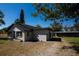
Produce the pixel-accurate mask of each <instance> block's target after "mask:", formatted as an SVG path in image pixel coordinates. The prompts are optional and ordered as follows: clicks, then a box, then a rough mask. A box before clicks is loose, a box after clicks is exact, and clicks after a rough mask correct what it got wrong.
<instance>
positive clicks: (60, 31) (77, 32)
mask: <svg viewBox="0 0 79 59" xmlns="http://www.w3.org/2000/svg"><path fill="white" fill-rule="evenodd" d="M52 33H79V31H65V32H63V31H56V32H52Z"/></svg>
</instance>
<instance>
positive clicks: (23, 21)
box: [15, 9, 25, 24]
mask: <svg viewBox="0 0 79 59" xmlns="http://www.w3.org/2000/svg"><path fill="white" fill-rule="evenodd" d="M15 23H19V24H24V23H25V20H24V11H23V9H21V12H20V17H19V18H18V19H16V20H15Z"/></svg>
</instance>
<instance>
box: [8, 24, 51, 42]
mask: <svg viewBox="0 0 79 59" xmlns="http://www.w3.org/2000/svg"><path fill="white" fill-rule="evenodd" d="M50 32H51V29H49V28H37V27H34V26H30V25H26V24H19V23H15V24H12V25H11V26H10V27H9V30H8V38H9V39H10V40H15V41H23V42H25V41H47V40H48V39H50Z"/></svg>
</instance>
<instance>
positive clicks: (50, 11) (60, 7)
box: [32, 3, 79, 22]
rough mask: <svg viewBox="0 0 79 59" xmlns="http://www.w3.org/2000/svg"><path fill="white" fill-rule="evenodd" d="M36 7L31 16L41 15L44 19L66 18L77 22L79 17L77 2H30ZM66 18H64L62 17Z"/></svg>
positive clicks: (61, 19)
mask: <svg viewBox="0 0 79 59" xmlns="http://www.w3.org/2000/svg"><path fill="white" fill-rule="evenodd" d="M32 5H33V6H34V8H35V9H36V11H35V12H33V14H32V15H33V16H35V17H36V16H39V15H42V17H43V18H44V20H52V21H59V20H60V21H62V22H63V21H65V20H67V18H70V19H69V20H73V21H74V22H75V21H76V22H77V20H78V19H77V18H78V17H79V4H78V3H57V4H52V3H50V4H47V3H46V4H44V3H43V4H32ZM63 18H66V19H63Z"/></svg>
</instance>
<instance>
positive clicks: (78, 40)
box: [64, 37, 79, 46]
mask: <svg viewBox="0 0 79 59" xmlns="http://www.w3.org/2000/svg"><path fill="white" fill-rule="evenodd" d="M64 40H65V41H67V42H69V43H71V44H73V45H76V46H79V37H64Z"/></svg>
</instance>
